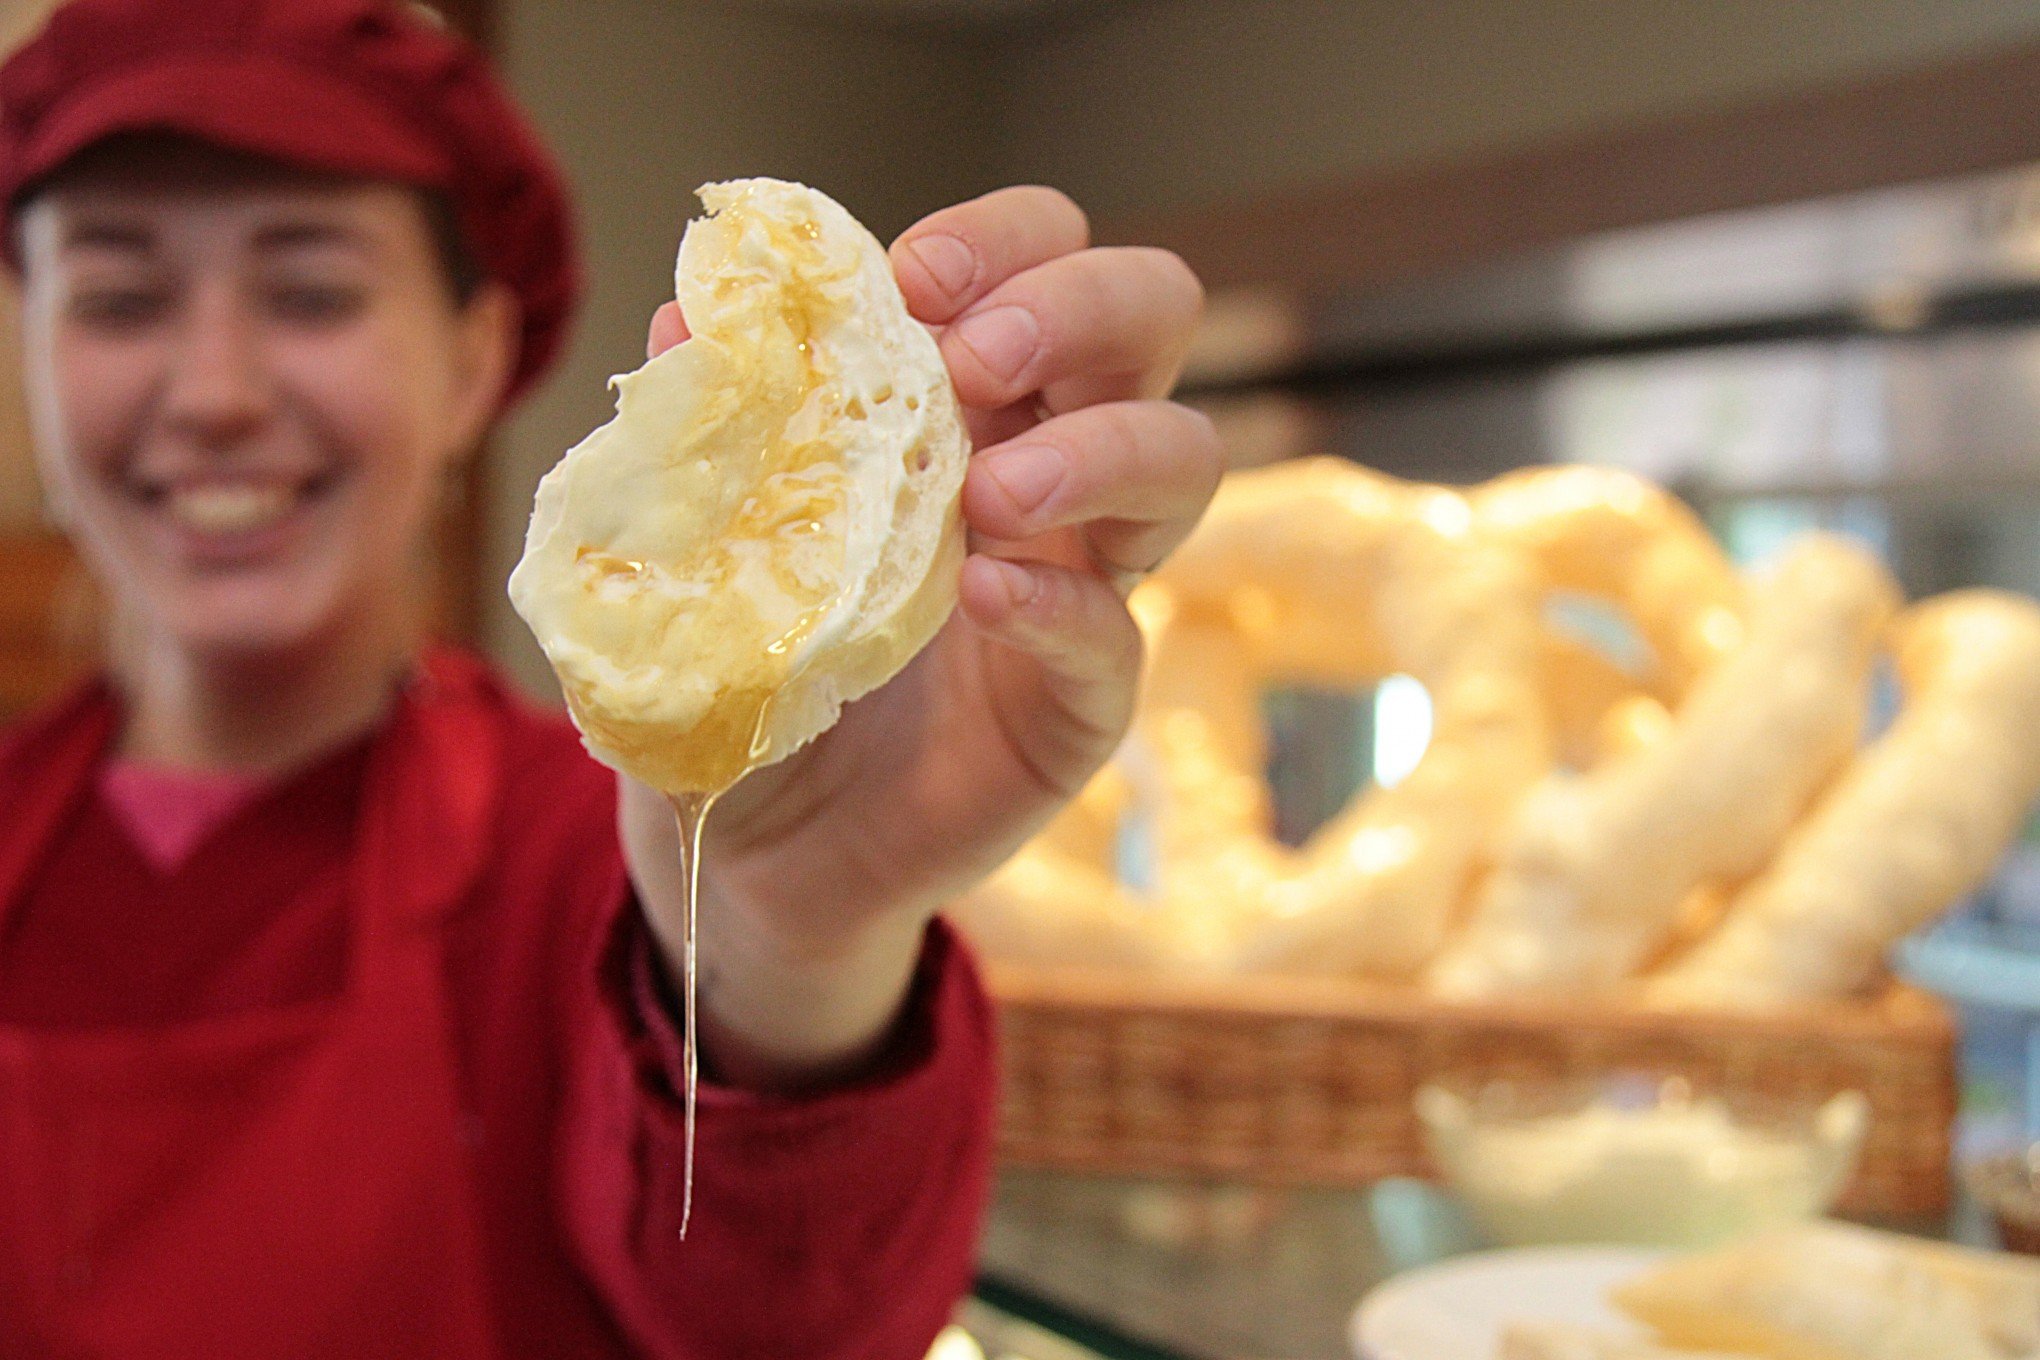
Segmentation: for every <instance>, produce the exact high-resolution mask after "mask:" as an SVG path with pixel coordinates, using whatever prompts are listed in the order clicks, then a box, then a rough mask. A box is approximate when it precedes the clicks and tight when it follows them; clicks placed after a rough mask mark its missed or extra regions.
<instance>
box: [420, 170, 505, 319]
mask: <svg viewBox="0 0 2040 1360" xmlns="http://www.w3.org/2000/svg"><path fill="white" fill-rule="evenodd" d="M416 192H417V195H418V205H419V207H421V208H423V209H424V211H425V229H426V231H428V232H430V233H431V235H432V249H433V252H434V253H435V254H437V255H438V256H439V269H440V272H441V273H442V274H444V275H445V276H446V286H447V289H448V291H450V292H451V293H452V294H453V300H454V301H455V302H456V303H458V304H460V305H461V306H463V307H465V306H467V304H468V303H469V302H471V301H473V300H474V296H475V290H477V289H478V288H480V287H481V286H482V283H483V281H484V280H485V279H487V278H488V275H486V274H484V273H483V272H482V267H481V266H480V265H479V264H477V263H476V262H475V253H474V251H472V250H470V249H469V248H468V243H467V235H466V233H464V232H462V231H461V229H460V218H459V215H458V214H456V213H455V212H454V208H453V196H452V195H451V194H448V193H447V192H446V191H445V190H444V189H419V190H417V191H416Z"/></svg>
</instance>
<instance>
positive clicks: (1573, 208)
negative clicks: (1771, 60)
mask: <svg viewBox="0 0 2040 1360" xmlns="http://www.w3.org/2000/svg"><path fill="white" fill-rule="evenodd" d="M2036 91H2040V43H2031V44H2025V45H2022V46H2019V47H2015V48H2012V49H2009V50H2001V51H1998V52H1994V53H1991V54H1988V55H1985V56H1980V57H1972V58H1967V59H1965V60H1961V61H1955V62H1949V63H1946V64H1943V65H1938V66H1934V67H1930V68H1927V69H1924V70H1914V71H1907V72H1904V73H1900V74H1892V75H1883V76H1877V77H1873V78H1868V79H1864V80H1859V81H1855V82H1852V83H1849V84H1846V85H1840V86H1836V87H1833V88H1831V89H1827V90H1823V91H1819V92H1816V93H1812V94H1804V95H1794V96H1791V97H1787V98H1781V99H1772V100H1765V101H1762V102H1758V103H1751V104H1745V105H1742V106H1739V107H1736V108H1732V109H1727V110H1721V111H1710V112H1706V113H1699V114H1692V115H1688V116H1685V117H1681V118H1675V119H1668V120H1664V121H1660V122H1655V123H1652V124H1650V125H1648V126H1644V127H1639V128H1634V129H1629V130H1624V131H1620V132H1609V133H1596V134H1590V135H1583V136H1578V137H1573V138H1568V139H1566V140H1564V141H1559V142H1554V143H1549V144H1546V145H1543V146H1540V147H1537V148H1534V149H1531V150H1527V151H1520V152H1511V153H1507V154H1502V155H1492V156H1484V157H1479V158H1474V159H1466V160H1460V161H1457V162H1453V163H1449V164H1430V165H1425V166H1420V167H1416V168H1411V169H1405V170H1393V171H1384V172H1381V173H1378V174H1374V175H1371V176H1368V177H1365V178H1362V179H1358V180H1353V181H1348V182H1345V183H1341V184H1331V185H1324V186H1321V187H1316V188H1311V189H1305V190H1300V191H1295V192H1291V193H1286V194H1277V195H1272V196H1269V197H1265V198H1256V199H1254V200H1253V201H1252V202H1251V203H1246V202H1230V203H1226V204H1222V205H1216V206H1212V207H1209V208H1204V209H1199V210H1194V211H1190V212H1181V213H1174V214H1163V215H1157V216H1154V217H1148V218H1126V219H1123V220H1120V221H1116V222H1107V223H1105V224H1102V225H1101V227H1100V229H1099V237H1100V239H1102V240H1107V241H1119V242H1133V241H1139V242H1144V243H1148V244H1154V245H1162V246H1167V247H1168V248H1170V249H1172V250H1175V251H1177V252H1178V253H1179V254H1181V255H1182V256H1183V257H1184V258H1185V259H1186V260H1188V261H1189V262H1190V264H1191V265H1192V267H1194V268H1195V269H1196V270H1197V271H1198V273H1199V274H1201V275H1202V276H1203V278H1204V280H1205V282H1206V284H1207V285H1209V286H1211V287H1214V288H1226V287H1234V286H1240V285H1248V284H1274V285H1278V286H1280V285H1288V286H1294V287H1298V288H1305V289H1323V288H1326V287H1332V286H1351V285H1363V286H1364V285H1373V284H1380V283H1384V282H1389V281H1392V280H1396V279H1406V278H1413V277H1419V276H1422V275H1424V274H1429V273H1435V272H1439V271H1443V270H1448V269H1453V268H1459V267H1463V266H1466V265H1470V264H1475V263H1478V262H1480V261H1482V260H1486V259H1490V258H1492V257H1495V256H1498V255H1502V254H1506V253H1509V252H1512V251H1516V250H1523V249H1528V248H1531V247H1537V246H1548V245H1553V244H1557V243H1559V242H1563V241H1566V240H1570V239H1573V238H1576V237H1579V236H1582V235H1585V234H1587V233H1590V232H1596V231H1606V230H1610V229H1613V228H1618V227H1627V226H1637V225H1641V224H1643V223H1647V222H1661V221H1668V220H1672V219H1675V218H1681V217H1690V216H1694V215H1696V214H1700V213H1707V212H1714V211H1719V210H1723V209H1729V208H1743V207H1754V206H1757V205H1761V204H1768V203H1781V202H1788V201H1791V200H1794V199H1803V198H1813V197H1818V196H1821V195H1827V194H1839V193H1849V192H1853V191H1857V190H1864V189H1873V188H1879V187H1883V186H1886V185H1892V184H1901V183H1905V182H1908V181H1913V180H1921V179H1932V178H1938V177H1942V176H1949V175H1958V174H1965V173H1973V172H1977V171H1983V170H1991V169H2001V168H2004V167H2008V166H2014V165H2019V164H2023V163H2026V162H2030V161H2040V96H2036V93H2035V92H2036Z"/></svg>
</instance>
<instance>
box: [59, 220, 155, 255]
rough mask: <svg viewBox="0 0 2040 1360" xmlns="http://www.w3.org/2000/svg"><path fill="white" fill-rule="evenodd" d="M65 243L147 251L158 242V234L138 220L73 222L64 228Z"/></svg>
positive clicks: (66, 244) (68, 245)
mask: <svg viewBox="0 0 2040 1360" xmlns="http://www.w3.org/2000/svg"><path fill="white" fill-rule="evenodd" d="M63 244H64V246H65V247H66V248H71V247H77V246H83V247H87V248H98V249H110V250H136V251H146V250H149V249H150V248H151V247H153V246H154V245H155V244H156V234H155V233H154V232H152V231H150V230H149V229H148V228H147V227H146V226H144V225H142V224H141V223H138V222H109V221H100V222H93V221H84V222H72V223H70V224H68V225H66V226H65V228H64V235H63Z"/></svg>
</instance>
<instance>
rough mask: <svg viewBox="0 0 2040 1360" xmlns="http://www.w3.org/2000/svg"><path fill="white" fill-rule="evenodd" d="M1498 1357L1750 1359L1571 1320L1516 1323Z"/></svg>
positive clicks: (1505, 1334) (1547, 1359)
mask: <svg viewBox="0 0 2040 1360" xmlns="http://www.w3.org/2000/svg"><path fill="white" fill-rule="evenodd" d="M1495 1360H1749V1357H1748V1355H1747V1353H1744V1354H1741V1355H1738V1354H1737V1353H1736V1352H1733V1351H1689V1350H1671V1349H1668V1348H1667V1347H1664V1346H1660V1345H1659V1344H1657V1343H1656V1342H1655V1341H1647V1340H1639V1339H1637V1338H1636V1337H1633V1336H1617V1335H1616V1334H1615V1333H1613V1332H1610V1331H1606V1330H1603V1329H1601V1328H1596V1327H1582V1326H1579V1325H1578V1324H1576V1323H1571V1322H1516V1323H1511V1324H1510V1325H1509V1328H1508V1330H1506V1331H1504V1332H1503V1333H1502V1341H1501V1348H1500V1349H1499V1350H1497V1351H1496V1352H1495Z"/></svg>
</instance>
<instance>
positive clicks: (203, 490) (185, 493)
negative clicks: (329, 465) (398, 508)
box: [139, 475, 332, 537]
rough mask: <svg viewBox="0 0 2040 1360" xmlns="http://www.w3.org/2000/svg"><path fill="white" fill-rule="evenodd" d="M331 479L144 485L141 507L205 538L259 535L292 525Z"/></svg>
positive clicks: (241, 480)
mask: <svg viewBox="0 0 2040 1360" xmlns="http://www.w3.org/2000/svg"><path fill="white" fill-rule="evenodd" d="M331 481H332V479H331V477H330V476H323V475H322V476H313V477H301V478H275V477H261V478H254V477H250V478H231V479H207V480H205V481H193V482H173V483H167V484H155V485H146V484H145V485H143V486H142V487H141V488H140V490H139V499H140V500H141V502H142V504H143V505H145V506H148V507H149V508H151V509H155V510H160V511H161V512H162V513H163V515H164V516H165V517H166V518H167V519H168V520H169V521H170V522H171V523H172V524H175V525H176V526H177V527H178V528H180V529H184V530H187V531H189V532H191V533H196V534H202V535H205V536H207V537H230V536H236V535H243V534H252V533H259V532H260V531H262V530H264V529H269V528H273V527H275V526H276V525H278V524H281V523H283V522H284V521H285V520H287V519H289V518H290V517H291V515H292V514H293V513H295V512H296V511H297V510H298V509H299V508H300V507H301V506H303V505H304V504H306V503H307V502H308V501H310V500H313V499H314V498H316V497H317V496H318V495H320V494H321V493H322V492H323V491H325V489H326V488H327V487H328V486H329V485H330V484H331Z"/></svg>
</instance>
